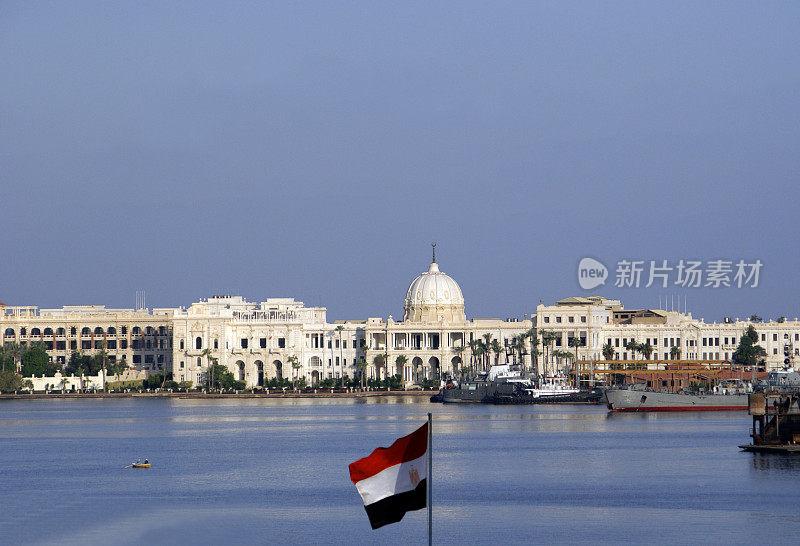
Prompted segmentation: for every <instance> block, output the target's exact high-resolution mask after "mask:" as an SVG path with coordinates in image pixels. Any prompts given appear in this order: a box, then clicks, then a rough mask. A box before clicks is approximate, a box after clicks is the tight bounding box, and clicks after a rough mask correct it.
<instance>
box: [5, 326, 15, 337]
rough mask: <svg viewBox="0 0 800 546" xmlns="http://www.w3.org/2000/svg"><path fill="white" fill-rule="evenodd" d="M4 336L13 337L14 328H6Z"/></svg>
mask: <svg viewBox="0 0 800 546" xmlns="http://www.w3.org/2000/svg"><path fill="white" fill-rule="evenodd" d="M6 337H14V329H13V328H6Z"/></svg>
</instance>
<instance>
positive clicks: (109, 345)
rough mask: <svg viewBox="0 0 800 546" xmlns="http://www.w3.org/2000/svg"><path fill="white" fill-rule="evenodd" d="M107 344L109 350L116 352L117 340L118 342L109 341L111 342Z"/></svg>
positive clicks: (114, 340)
mask: <svg viewBox="0 0 800 546" xmlns="http://www.w3.org/2000/svg"><path fill="white" fill-rule="evenodd" d="M106 344H107V345H106V346H107V347H108V348H109V349H113V350H116V348H117V340H116V339H109V340H108V341H107V342H106Z"/></svg>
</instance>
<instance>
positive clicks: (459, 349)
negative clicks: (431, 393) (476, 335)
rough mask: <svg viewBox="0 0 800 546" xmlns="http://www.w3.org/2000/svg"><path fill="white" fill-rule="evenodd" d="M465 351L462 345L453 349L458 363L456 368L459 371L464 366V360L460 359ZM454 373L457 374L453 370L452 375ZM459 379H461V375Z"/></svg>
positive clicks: (456, 371) (455, 370)
mask: <svg viewBox="0 0 800 546" xmlns="http://www.w3.org/2000/svg"><path fill="white" fill-rule="evenodd" d="M465 350H466V347H465V346H464V345H459V346H458V347H453V352H454V353H456V356H457V357H458V363H459V366H458V368H459V369H460V368H462V366H463V365H464V359H463V358H462V355H463V354H464V351H465ZM456 373H458V370H457V369H453V374H456ZM461 377H462V379H463V375H462V376H461Z"/></svg>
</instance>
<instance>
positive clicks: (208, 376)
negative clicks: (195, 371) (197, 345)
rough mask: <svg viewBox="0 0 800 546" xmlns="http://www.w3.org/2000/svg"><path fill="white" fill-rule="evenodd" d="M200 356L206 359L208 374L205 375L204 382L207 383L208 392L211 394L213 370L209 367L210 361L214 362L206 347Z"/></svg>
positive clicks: (209, 350)
mask: <svg viewBox="0 0 800 546" xmlns="http://www.w3.org/2000/svg"><path fill="white" fill-rule="evenodd" d="M200 356H204V357H206V360H208V373H207V374H206V382H207V383H208V391H209V392H211V387H212V386H213V381H214V379H213V377H212V375H213V374H214V368H213V367H212V366H211V361H212V360H214V356H213V354H212V353H211V349H210V348H208V347H206V348H205V349H203V352H202V353H200Z"/></svg>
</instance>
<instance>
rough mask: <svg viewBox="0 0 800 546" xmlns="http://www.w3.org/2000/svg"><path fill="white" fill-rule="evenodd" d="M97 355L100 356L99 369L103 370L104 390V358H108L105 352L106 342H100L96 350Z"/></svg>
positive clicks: (104, 386)
mask: <svg viewBox="0 0 800 546" xmlns="http://www.w3.org/2000/svg"><path fill="white" fill-rule="evenodd" d="M97 356H99V357H100V369H101V370H103V392H107V391H106V359H107V358H108V353H107V352H106V342H105V341H101V342H100V351H98V353H97Z"/></svg>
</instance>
